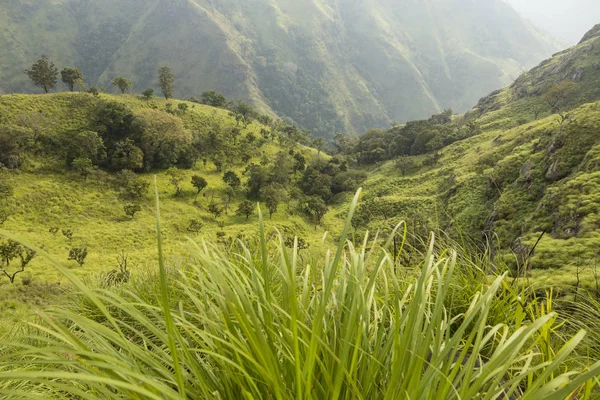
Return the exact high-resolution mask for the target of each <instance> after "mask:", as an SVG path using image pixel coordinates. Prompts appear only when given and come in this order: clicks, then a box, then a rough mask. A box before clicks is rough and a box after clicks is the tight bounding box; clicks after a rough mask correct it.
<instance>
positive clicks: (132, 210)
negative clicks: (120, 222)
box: [123, 204, 142, 219]
mask: <svg viewBox="0 0 600 400" xmlns="http://www.w3.org/2000/svg"><path fill="white" fill-rule="evenodd" d="M123 211H124V212H125V215H127V216H128V217H130V218H131V219H133V218H134V217H135V214H136V213H138V212H140V211H142V207H140V205H139V204H125V205H124V206H123Z"/></svg>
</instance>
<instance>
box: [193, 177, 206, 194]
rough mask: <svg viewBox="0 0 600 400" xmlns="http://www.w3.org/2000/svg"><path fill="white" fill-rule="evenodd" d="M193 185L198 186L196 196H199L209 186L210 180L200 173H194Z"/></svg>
mask: <svg viewBox="0 0 600 400" xmlns="http://www.w3.org/2000/svg"><path fill="white" fill-rule="evenodd" d="M192 186H193V187H195V188H196V190H197V192H196V196H198V195H199V194H200V192H201V191H202V190H204V188H206V187H207V186H208V182H207V181H206V179H204V178H203V177H201V176H200V175H194V176H192Z"/></svg>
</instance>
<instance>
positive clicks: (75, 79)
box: [60, 68, 83, 92]
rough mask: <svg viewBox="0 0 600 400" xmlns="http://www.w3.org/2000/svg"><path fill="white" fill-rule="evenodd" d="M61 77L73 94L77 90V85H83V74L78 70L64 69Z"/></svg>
mask: <svg viewBox="0 0 600 400" xmlns="http://www.w3.org/2000/svg"><path fill="white" fill-rule="evenodd" d="M60 76H61V78H62V81H63V83H64V84H65V85H67V87H68V88H69V90H70V91H71V92H72V91H73V90H75V86H76V85H81V84H83V73H82V72H81V71H80V70H78V69H77V68H64V69H63V70H62V71H60Z"/></svg>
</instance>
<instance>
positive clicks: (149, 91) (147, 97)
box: [142, 89, 154, 101]
mask: <svg viewBox="0 0 600 400" xmlns="http://www.w3.org/2000/svg"><path fill="white" fill-rule="evenodd" d="M142 96H144V100H146V101H150V100H152V99H153V98H154V89H146V90H144V91H143V92H142Z"/></svg>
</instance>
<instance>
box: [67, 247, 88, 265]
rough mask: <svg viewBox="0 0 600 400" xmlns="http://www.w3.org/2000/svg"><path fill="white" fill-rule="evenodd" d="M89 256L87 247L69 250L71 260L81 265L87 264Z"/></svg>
mask: <svg viewBox="0 0 600 400" xmlns="http://www.w3.org/2000/svg"><path fill="white" fill-rule="evenodd" d="M87 256H88V251H87V247H75V248H72V249H71V250H69V258H68V260H69V261H75V262H77V264H79V266H80V267H83V264H85V259H86V258H87Z"/></svg>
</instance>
